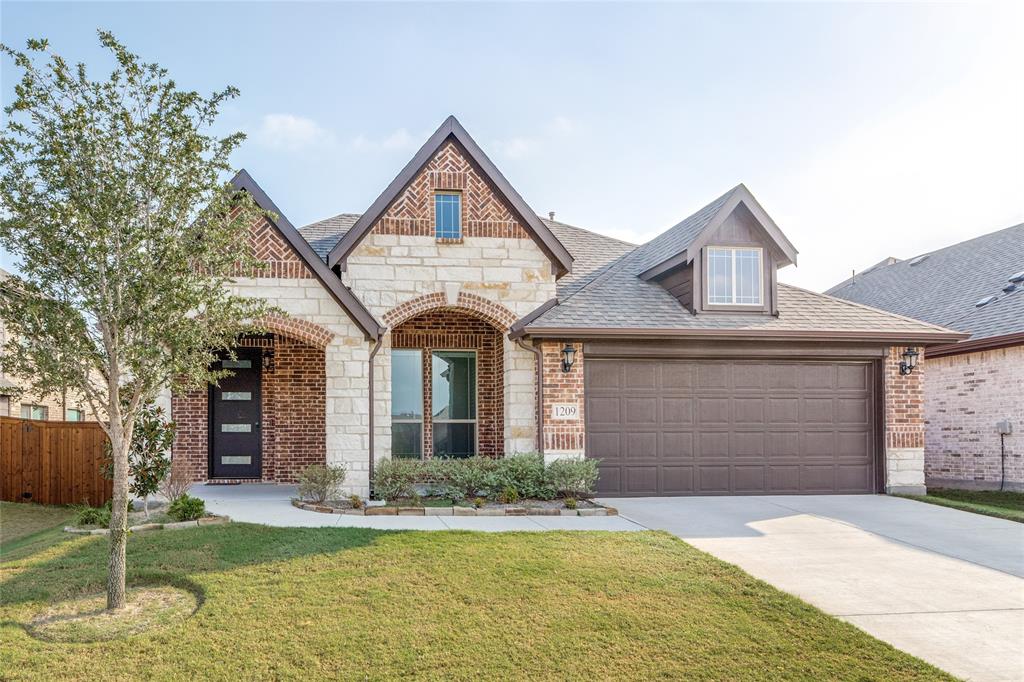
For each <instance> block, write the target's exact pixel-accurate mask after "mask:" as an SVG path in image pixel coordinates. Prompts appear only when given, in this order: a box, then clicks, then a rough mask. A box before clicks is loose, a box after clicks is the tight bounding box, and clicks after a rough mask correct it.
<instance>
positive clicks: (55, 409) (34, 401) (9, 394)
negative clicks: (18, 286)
mask: <svg viewBox="0 0 1024 682" xmlns="http://www.w3.org/2000/svg"><path fill="white" fill-rule="evenodd" d="M10 276H11V274H10V273H9V272H7V271H6V270H4V269H3V268H0V282H3V281H4V280H6V279H8V278H9V277H10ZM10 339H11V336H10V334H9V332H8V331H7V328H6V326H5V325H4V321H3V319H0V352H3V348H4V346H5V345H6V344H7V342H8V341H9V340H10ZM22 383H24V382H19V381H18V378H17V377H13V376H9V375H7V374H5V373H4V371H3V370H0V417H21V418H22V419H42V420H50V421H69V422H74V421H79V422H80V421H84V420H86V419H87V418H88V416H89V414H88V411H87V409H86V406H85V403H84V401H83V400H81V399H80V398H79V397H76V395H75V394H74V393H71V392H69V391H63V392H61V393H59V394H57V395H36V394H33V393H28V392H25V391H24V390H22V388H21V384H22Z"/></svg>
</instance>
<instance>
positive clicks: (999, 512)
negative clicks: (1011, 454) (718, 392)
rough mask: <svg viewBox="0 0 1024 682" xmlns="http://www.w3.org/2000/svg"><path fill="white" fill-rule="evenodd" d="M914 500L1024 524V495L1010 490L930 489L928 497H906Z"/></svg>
mask: <svg viewBox="0 0 1024 682" xmlns="http://www.w3.org/2000/svg"><path fill="white" fill-rule="evenodd" d="M906 497H909V498H910V499H913V500H918V501H920V502H928V503H929V504H938V505H941V506H943V507H952V508H953V509H960V510H962V511H968V512H974V513H975V514H984V515H985V516H995V517H998V518H1000V519H1008V520H1010V521H1016V522H1018V523H1024V493H1021V492H1011V491H1009V490H1003V491H1000V490H953V489H944V488H935V489H930V490H929V491H928V494H927V495H906Z"/></svg>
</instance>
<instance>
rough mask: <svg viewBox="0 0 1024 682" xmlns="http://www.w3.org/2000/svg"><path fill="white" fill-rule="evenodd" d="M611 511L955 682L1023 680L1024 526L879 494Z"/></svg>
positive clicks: (623, 504)
mask: <svg viewBox="0 0 1024 682" xmlns="http://www.w3.org/2000/svg"><path fill="white" fill-rule="evenodd" d="M608 502H610V503H612V504H614V505H615V506H616V507H618V508H619V511H620V513H621V514H622V515H623V516H625V517H626V518H629V519H631V520H633V521H636V522H637V523H639V524H641V525H644V526H647V527H649V528H654V529H661V530H666V531H668V532H670V533H673V534H675V535H677V536H678V537H680V538H682V539H683V540H686V541H687V542H689V543H691V544H693V545H695V546H696V547H699V548H700V549H702V550H704V551H706V552H709V553H711V554H713V555H715V556H717V557H719V558H721V559H724V560H725V561H728V562H730V563H733V564H736V565H737V566H739V567H741V568H743V569H744V570H745V571H747V572H749V573H751V574H752V575H754V576H756V577H758V578H761V579H762V580H765V581H767V582H769V583H771V584H772V585H775V586H776V587H778V588H780V589H782V590H785V591H786V592H789V593H791V594H794V595H796V596H798V597H800V598H802V599H804V600H806V601H808V602H810V603H811V604H814V605H815V606H817V607H819V608H821V609H822V610H824V611H826V612H828V613H830V614H832V615H835V616H838V617H840V618H842V619H844V620H847V621H849V622H851V623H853V624H854V625H856V626H857V627H859V628H861V629H863V630H865V631H867V632H868V633H870V634H872V635H874V636H875V637H878V638H879V639H882V640H885V641H887V642H889V643H890V644H892V645H894V646H896V647H898V648H900V649H902V650H904V651H907V652H909V653H911V654H913V655H915V656H918V657H920V658H922V659H924V660H926V661H928V662H929V663H932V664H933V665H936V666H938V667H939V668H942V669H944V670H947V671H949V672H951V673H953V674H954V675H958V676H960V677H963V678H966V679H970V680H1024V578H1022V576H1024V524H1019V523H1014V522H1012V521H1004V520H1002V519H995V518H991V517H988V516H980V515H977V514H970V513H967V512H961V511H957V510H954V509H947V508H944V507H939V506H936V505H930V504H925V503H922V502H914V501H912V500H905V499H900V498H894V497H885V496H880V495H856V496H853V495H851V496H789V497H690V498H643V499H616V500H608Z"/></svg>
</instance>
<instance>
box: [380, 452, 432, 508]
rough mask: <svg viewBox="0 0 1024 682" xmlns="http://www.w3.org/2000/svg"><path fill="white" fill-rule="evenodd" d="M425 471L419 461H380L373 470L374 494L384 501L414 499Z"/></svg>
mask: <svg viewBox="0 0 1024 682" xmlns="http://www.w3.org/2000/svg"><path fill="white" fill-rule="evenodd" d="M423 469H424V467H423V463H422V462H421V461H420V460H418V459H382V460H378V461H377V465H376V467H374V470H373V492H374V493H375V494H376V495H377V497H379V498H382V499H384V500H397V499H400V498H405V497H412V494H413V492H414V491H415V488H414V486H415V485H416V484H417V483H419V482H420V480H421V478H422V474H423Z"/></svg>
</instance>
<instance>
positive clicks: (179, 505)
mask: <svg viewBox="0 0 1024 682" xmlns="http://www.w3.org/2000/svg"><path fill="white" fill-rule="evenodd" d="M205 514H206V503H205V502H203V501H202V500H201V499H199V498H198V497H192V496H191V495H182V496H181V497H179V498H178V499H176V500H174V502H171V506H170V507H168V508H167V515H168V516H170V517H171V518H172V519H174V520H175V521H194V520H195V519H198V518H199V517H201V516H203V515H205Z"/></svg>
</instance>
